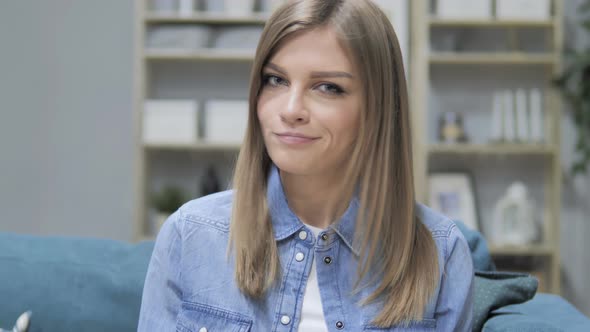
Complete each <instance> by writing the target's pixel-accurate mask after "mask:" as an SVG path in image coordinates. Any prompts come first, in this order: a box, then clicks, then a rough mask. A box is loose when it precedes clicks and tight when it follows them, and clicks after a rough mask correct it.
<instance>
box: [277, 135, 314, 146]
mask: <svg viewBox="0 0 590 332" xmlns="http://www.w3.org/2000/svg"><path fill="white" fill-rule="evenodd" d="M274 134H275V136H276V137H277V138H278V139H279V141H281V142H282V143H285V144H288V145H299V144H306V143H311V142H313V141H315V140H317V139H318V138H319V137H310V136H305V135H302V134H297V133H274Z"/></svg>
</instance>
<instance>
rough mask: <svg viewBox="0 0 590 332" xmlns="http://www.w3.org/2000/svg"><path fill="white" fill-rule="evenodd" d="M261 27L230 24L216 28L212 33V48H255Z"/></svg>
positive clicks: (260, 33)
mask: <svg viewBox="0 0 590 332" xmlns="http://www.w3.org/2000/svg"><path fill="white" fill-rule="evenodd" d="M262 30H263V28H262V27H252V26H232V27H222V28H218V29H217V30H216V31H215V33H214V34H213V35H212V37H211V39H212V46H213V48H220V49H251V50H255V49H256V46H257V45H258V41H259V40H260V36H261V35H262Z"/></svg>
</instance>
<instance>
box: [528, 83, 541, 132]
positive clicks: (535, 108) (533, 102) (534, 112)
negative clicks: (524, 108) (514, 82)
mask: <svg viewBox="0 0 590 332" xmlns="http://www.w3.org/2000/svg"><path fill="white" fill-rule="evenodd" d="M529 104H530V113H531V117H530V120H531V125H530V126H531V141H533V142H535V143H542V142H543V141H544V134H543V107H542V105H541V90H540V89H537V88H535V89H531V90H530V91H529Z"/></svg>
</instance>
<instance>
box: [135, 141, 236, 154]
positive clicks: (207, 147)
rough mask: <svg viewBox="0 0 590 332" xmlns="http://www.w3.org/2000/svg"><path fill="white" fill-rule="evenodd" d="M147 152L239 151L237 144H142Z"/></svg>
mask: <svg viewBox="0 0 590 332" xmlns="http://www.w3.org/2000/svg"><path fill="white" fill-rule="evenodd" d="M143 147H144V148H145V149H148V150H170V151H228V152H237V151H239V150H240V144H237V143H212V142H211V143H209V142H196V143H193V144H168V143H158V144H154V143H149V144H143Z"/></svg>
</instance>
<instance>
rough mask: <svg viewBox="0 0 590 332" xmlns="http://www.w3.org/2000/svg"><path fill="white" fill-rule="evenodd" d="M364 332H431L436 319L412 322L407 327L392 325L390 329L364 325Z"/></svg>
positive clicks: (434, 327) (434, 326)
mask: <svg viewBox="0 0 590 332" xmlns="http://www.w3.org/2000/svg"><path fill="white" fill-rule="evenodd" d="M363 331H366V332H432V331H436V319H429V318H425V319H423V320H421V321H412V322H410V323H409V324H407V325H394V326H391V327H385V328H384V327H377V326H373V325H365V328H364V329H363Z"/></svg>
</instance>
